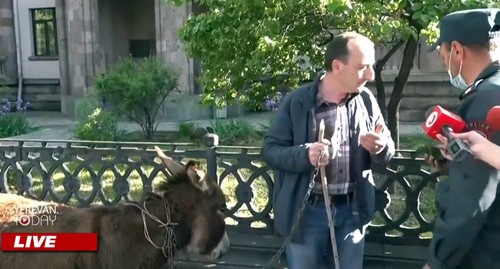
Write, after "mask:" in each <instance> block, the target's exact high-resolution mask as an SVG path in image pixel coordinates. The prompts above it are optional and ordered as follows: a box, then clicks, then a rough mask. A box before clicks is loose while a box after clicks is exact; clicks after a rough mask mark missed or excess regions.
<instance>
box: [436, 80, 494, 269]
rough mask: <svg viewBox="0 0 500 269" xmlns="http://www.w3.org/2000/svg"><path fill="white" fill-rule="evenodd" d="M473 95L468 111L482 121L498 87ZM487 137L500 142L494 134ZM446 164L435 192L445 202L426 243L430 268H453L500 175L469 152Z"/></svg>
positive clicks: (490, 201) (467, 246)
mask: <svg viewBox="0 0 500 269" xmlns="http://www.w3.org/2000/svg"><path fill="white" fill-rule="evenodd" d="M476 95H477V96H475V100H474V101H473V103H471V105H470V107H469V111H473V112H472V113H473V114H474V116H475V117H473V118H474V119H475V120H483V121H485V120H486V115H487V113H488V111H489V109H491V107H493V106H495V105H500V89H499V90H495V91H484V92H481V91H478V92H477V93H476ZM491 140H492V141H493V142H494V143H495V144H497V145H500V137H499V136H498V135H496V136H494V137H492V138H491ZM450 165H452V166H450V174H449V175H450V177H449V178H448V179H447V181H446V182H444V183H442V185H441V186H440V188H439V189H438V192H437V193H436V200H438V201H439V200H444V201H445V202H444V203H443V204H444V208H443V209H440V210H439V211H438V214H437V216H436V224H435V229H434V232H433V237H432V241H431V243H430V246H429V258H428V264H429V266H430V267H431V268H432V269H439V268H456V267H457V266H458V265H459V264H460V263H461V262H462V261H463V259H464V257H465V255H466V254H467V253H468V252H469V249H470V247H471V245H472V243H473V242H474V240H475V239H476V237H477V235H478V233H479V232H480V231H481V229H482V227H483V225H484V223H485V222H486V220H487V218H488V214H489V211H490V208H491V206H492V204H493V202H494V200H495V198H496V195H497V189H498V184H499V179H500V172H499V170H497V169H495V168H493V167H491V166H490V165H488V164H486V163H484V162H483V161H481V160H476V159H475V158H474V157H472V156H468V157H466V159H465V160H463V161H462V163H459V164H456V163H454V162H451V163H450ZM452 169H454V171H451V170H452ZM458 169H459V170H458Z"/></svg>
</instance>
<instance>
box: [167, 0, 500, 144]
mask: <svg viewBox="0 0 500 269" xmlns="http://www.w3.org/2000/svg"><path fill="white" fill-rule="evenodd" d="M165 1H167V2H171V3H175V4H182V3H184V1H185V0H165ZM493 1H495V0H487V1H481V0H461V1H457V0H426V1H424V0H385V1H381V0H351V1H349V0H309V1H306V0H296V1H291V0H260V1H251V0H247V1H245V0H195V1H194V2H195V3H196V4H198V5H203V6H205V7H206V8H207V12H205V13H202V14H197V15H192V16H190V18H189V19H188V20H187V21H186V23H185V25H184V26H183V27H182V29H181V31H180V33H179V36H180V39H181V40H182V42H183V43H184V45H185V49H186V52H187V53H188V55H190V56H191V57H193V58H196V59H198V60H200V62H201V65H202V67H203V73H202V76H201V78H200V83H201V84H202V85H203V87H204V93H203V102H205V103H210V104H211V103H213V102H214V101H216V100H219V99H221V100H225V101H229V102H231V101H234V100H236V99H238V100H239V101H241V102H242V103H243V104H246V105H247V106H249V107H252V108H254V109H259V108H260V107H261V103H262V102H263V100H264V98H266V97H267V96H269V95H270V94H273V93H275V92H276V91H278V90H279V89H280V87H283V85H285V86H286V87H289V88H291V89H293V88H295V87H296V86H298V84H300V83H301V82H303V81H304V80H310V79H312V76H314V74H315V73H316V72H315V71H316V70H315V67H320V68H322V67H323V63H322V57H323V52H324V45H325V44H326V43H327V42H328V41H330V40H331V39H332V38H333V36H334V35H335V33H336V32H337V31H353V30H354V31H357V32H359V33H362V34H365V35H367V36H369V37H370V38H371V39H372V40H373V41H374V42H376V43H378V44H389V45H390V46H392V48H391V49H390V50H389V51H388V53H387V54H386V55H384V56H382V57H381V58H380V59H379V60H378V61H377V63H376V64H375V67H374V69H375V73H376V81H375V84H376V89H377V98H378V101H379V104H380V106H381V108H382V110H383V112H384V114H385V115H386V119H387V121H388V126H389V128H390V130H391V132H392V134H393V138H394V140H395V141H396V143H397V145H399V135H398V122H399V114H398V111H399V105H400V102H401V98H402V96H403V90H404V88H405V86H406V83H407V80H408V77H409V75H410V71H411V69H412V66H413V61H414V58H415V54H416V52H417V48H418V42H419V41H420V40H421V36H426V37H427V40H428V41H433V40H435V38H436V36H437V23H438V21H439V19H440V18H441V17H443V16H444V15H445V14H447V13H449V12H452V11H455V10H459V9H465V8H474V7H486V6H491V5H493ZM497 5H498V4H497ZM401 47H403V48H404V57H403V59H402V63H401V66H400V68H399V73H398V74H397V76H396V78H395V81H394V88H393V90H392V94H391V96H390V99H389V102H388V104H387V105H386V92H385V88H384V82H383V80H382V70H383V68H384V66H385V64H386V63H387V62H388V61H389V59H390V58H391V57H392V56H393V55H394V53H395V52H396V51H398V50H399V49H400V48H401ZM304 59H306V61H309V62H310V65H309V67H307V65H306V67H305V68H304V65H302V64H300V61H301V60H302V61H303V60H304Z"/></svg>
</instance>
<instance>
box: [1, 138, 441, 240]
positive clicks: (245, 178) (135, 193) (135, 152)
mask: <svg viewBox="0 0 500 269" xmlns="http://www.w3.org/2000/svg"><path fill="white" fill-rule="evenodd" d="M205 144H206V145H205V147H203V148H200V147H199V146H197V145H195V144H165V143H114V142H113V143H111V142H95V141H36V140H23V141H18V140H6V139H4V140H0V191H1V192H4V193H5V192H9V193H17V194H22V195H25V196H27V197H31V198H34V199H39V200H52V201H56V202H61V203H66V204H71V205H74V206H79V207H86V206H89V205H90V204H91V203H103V204H107V205H112V204H117V203H121V202H125V201H131V200H137V199H138V198H139V197H140V195H141V194H142V192H143V191H147V190H152V189H153V188H154V184H155V181H157V180H161V179H162V178H164V174H163V167H162V165H161V164H160V161H159V160H155V158H156V153H155V151H154V150H153V147H154V146H155V145H158V146H159V147H161V148H162V149H164V151H165V152H166V153H167V154H168V155H170V156H172V157H173V158H175V159H177V160H182V161H185V160H187V159H195V160H198V161H200V163H201V165H205V166H206V169H207V173H208V174H209V175H210V176H211V177H212V178H216V179H217V181H218V183H219V184H220V185H221V187H222V188H223V190H224V192H225V193H226V195H227V196H228V208H230V218H228V224H229V225H230V227H231V229H234V230H238V231H248V232H253V233H266V234H273V232H274V231H273V225H272V222H273V214H272V199H271V197H272V192H273V171H272V169H271V168H270V167H269V166H267V165H266V164H265V163H264V161H263V160H262V157H261V155H260V148H256V147H254V148H252V147H226V146H218V145H216V144H217V143H216V142H215V141H214V140H213V139H207V140H206V141H205ZM398 155H399V156H397V157H395V158H394V159H393V161H392V162H391V163H390V164H389V165H388V166H386V167H384V166H374V167H373V171H374V174H375V183H376V185H377V189H378V191H377V205H376V207H377V210H378V211H377V215H376V217H375V219H374V221H373V225H372V226H371V227H370V228H369V234H368V236H367V238H368V239H367V240H368V241H372V242H384V243H393V244H409V245H415V244H419V245H426V244H427V243H428V242H427V241H428V238H429V237H430V231H431V228H432V222H433V219H434V212H435V209H434V184H435V183H436V182H437V181H438V177H439V176H441V175H440V174H438V173H432V172H429V171H428V170H426V167H425V166H424V162H423V160H422V159H421V158H418V157H417V156H416V153H415V152H413V151H399V152H398ZM427 169H429V168H427Z"/></svg>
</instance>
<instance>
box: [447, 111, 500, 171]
mask: <svg viewBox="0 0 500 269" xmlns="http://www.w3.org/2000/svg"><path fill="white" fill-rule="evenodd" d="M486 123H487V124H488V126H489V127H490V128H491V130H492V131H493V132H498V131H500V106H495V107H493V108H492V109H491V110H490V111H489V112H488V116H487V118H486ZM452 136H453V137H454V138H457V139H462V140H464V141H466V142H467V144H469V145H470V149H471V151H472V154H474V157H476V159H480V160H482V161H484V162H486V163H488V164H489V165H491V166H493V167H495V168H496V169H500V158H499V157H500V146H498V145H496V144H494V143H493V142H491V141H489V140H488V139H487V138H486V137H484V136H482V135H481V134H479V133H478V132H476V131H469V132H466V133H454V134H452Z"/></svg>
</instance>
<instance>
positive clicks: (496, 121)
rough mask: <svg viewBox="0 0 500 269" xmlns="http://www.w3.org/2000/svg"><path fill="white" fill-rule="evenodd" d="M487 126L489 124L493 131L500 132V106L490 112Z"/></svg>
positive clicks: (487, 117)
mask: <svg viewBox="0 0 500 269" xmlns="http://www.w3.org/2000/svg"><path fill="white" fill-rule="evenodd" d="M486 124H488V125H489V126H490V127H491V129H492V130H493V131H500V106H494V107H493V108H491V109H490V111H488V115H487V116H486Z"/></svg>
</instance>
